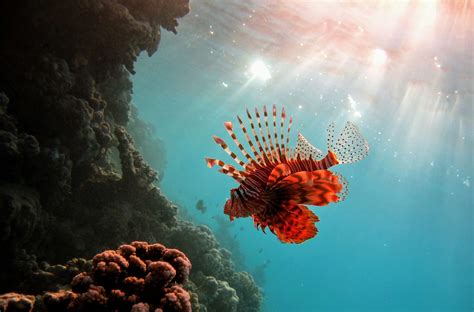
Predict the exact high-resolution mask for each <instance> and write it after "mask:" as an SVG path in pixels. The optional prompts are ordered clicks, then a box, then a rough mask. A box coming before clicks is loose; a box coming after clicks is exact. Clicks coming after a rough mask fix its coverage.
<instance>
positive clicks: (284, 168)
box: [267, 164, 291, 188]
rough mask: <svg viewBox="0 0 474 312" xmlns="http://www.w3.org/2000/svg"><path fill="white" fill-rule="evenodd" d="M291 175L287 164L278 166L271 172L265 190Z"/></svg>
mask: <svg viewBox="0 0 474 312" xmlns="http://www.w3.org/2000/svg"><path fill="white" fill-rule="evenodd" d="M290 173H291V170H290V167H288V165H287V164H279V165H278V166H276V167H275V168H273V170H272V172H271V173H270V175H269V176H268V181H267V188H269V187H271V186H272V185H273V184H275V183H276V182H278V181H280V180H281V179H283V178H284V177H286V176H287V175H289V174H290Z"/></svg>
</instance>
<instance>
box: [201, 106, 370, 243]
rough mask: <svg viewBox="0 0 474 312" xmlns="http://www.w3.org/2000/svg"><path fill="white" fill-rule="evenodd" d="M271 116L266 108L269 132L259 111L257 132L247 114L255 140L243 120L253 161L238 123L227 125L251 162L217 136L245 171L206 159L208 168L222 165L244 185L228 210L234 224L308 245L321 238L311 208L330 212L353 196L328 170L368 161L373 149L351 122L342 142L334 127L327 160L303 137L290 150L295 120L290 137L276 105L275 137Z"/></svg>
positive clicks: (234, 193) (234, 194)
mask: <svg viewBox="0 0 474 312" xmlns="http://www.w3.org/2000/svg"><path fill="white" fill-rule="evenodd" d="M268 115H269V114H268V112H267V109H266V107H265V106H263V120H264V123H265V130H264V129H263V128H262V119H261V118H260V113H259V111H258V109H257V108H256V109H255V119H256V122H257V127H255V124H254V119H253V117H252V115H251V114H250V112H249V110H248V109H247V117H248V120H249V122H250V128H251V130H252V134H253V138H254V140H252V139H251V138H250V135H249V133H248V131H247V128H246V127H245V125H244V123H243V121H242V119H241V118H240V117H239V116H237V119H238V121H239V125H240V128H241V129H242V131H243V133H244V135H245V139H246V141H247V143H248V146H249V147H250V150H251V152H252V154H253V156H251V155H250V154H249V153H248V152H247V150H246V149H245V148H244V147H243V145H242V144H241V143H240V142H239V140H238V139H237V137H236V135H235V133H234V130H233V125H232V123H231V122H230V121H228V122H225V123H224V126H225V128H226V130H227V132H228V133H229V135H230V137H231V138H232V140H233V141H234V143H235V144H236V145H237V147H238V148H239V150H240V151H241V152H242V154H243V156H244V157H245V159H246V161H242V160H241V159H239V158H238V156H237V155H236V154H235V153H234V152H232V151H231V150H230V149H229V146H228V145H227V143H225V141H224V140H223V139H221V138H219V137H217V136H213V139H214V141H215V142H216V143H217V144H218V145H220V146H221V147H222V149H224V151H225V152H226V153H227V154H228V155H230V156H231V157H232V158H233V159H234V160H235V161H236V162H237V164H238V165H240V166H241V167H242V168H243V170H239V169H237V168H235V167H234V166H232V165H229V164H226V163H224V162H223V161H221V160H218V159H213V158H206V162H207V165H208V167H209V168H212V167H213V166H215V165H217V166H218V167H220V169H219V171H220V172H222V173H224V174H226V175H228V176H230V177H232V178H234V179H235V180H236V181H237V182H238V183H239V184H240V185H239V187H237V188H234V189H232V190H231V191H230V199H228V200H227V202H226V203H225V206H224V213H225V214H227V215H229V217H230V220H233V219H234V218H241V217H252V218H253V221H254V225H255V227H256V228H257V229H258V228H259V227H260V228H261V229H262V231H263V232H264V233H265V229H266V228H269V229H270V231H271V232H272V233H274V234H275V235H276V236H277V237H278V238H279V239H280V241H282V242H284V243H302V242H304V241H306V240H307V239H310V238H312V237H314V236H316V234H317V232H318V230H317V228H316V226H315V222H319V218H318V216H316V215H315V214H314V213H313V212H312V211H311V210H309V209H308V207H307V206H305V205H315V206H325V205H327V204H329V203H332V202H338V201H341V200H343V199H344V198H345V196H346V195H347V190H348V188H347V180H346V179H345V178H344V177H342V175H340V174H335V173H333V172H331V171H330V170H328V169H329V168H331V167H332V166H335V165H337V164H347V163H354V162H357V161H359V160H361V159H363V158H365V157H366V156H367V154H368V151H369V146H368V143H367V141H366V140H365V139H364V138H363V137H362V135H361V133H360V132H359V129H358V128H357V126H356V125H355V124H353V123H351V122H347V124H346V125H345V127H344V129H343V130H342V132H341V133H340V135H339V136H338V137H337V139H336V138H335V137H334V124H330V125H329V127H328V137H327V144H328V152H327V154H326V155H325V156H324V155H323V153H322V152H321V151H320V150H319V149H317V148H316V147H314V146H313V145H311V144H310V143H309V142H308V140H306V138H305V137H304V136H303V135H302V134H301V133H298V137H297V143H296V147H295V148H290V147H289V140H290V130H291V125H292V122H293V120H292V118H291V117H290V118H289V122H288V125H287V130H286V135H285V129H284V126H285V120H286V113H285V108H284V107H283V108H282V111H281V118H280V122H279V128H278V127H277V109H276V106H275V105H273V111H272V115H273V131H270V127H269V125H268V123H269V122H268V119H269V118H268ZM257 149H258V151H257Z"/></svg>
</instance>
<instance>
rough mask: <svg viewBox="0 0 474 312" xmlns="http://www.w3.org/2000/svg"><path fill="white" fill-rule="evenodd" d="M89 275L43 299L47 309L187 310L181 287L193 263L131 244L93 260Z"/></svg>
mask: <svg viewBox="0 0 474 312" xmlns="http://www.w3.org/2000/svg"><path fill="white" fill-rule="evenodd" d="M92 263H93V267H92V270H91V271H90V272H82V273H79V274H77V275H76V276H75V277H74V278H73V280H72V282H71V284H70V286H71V289H70V290H60V291H58V292H48V293H46V294H45V295H43V296H42V301H43V302H42V304H43V306H44V309H45V310H46V311H157V309H162V310H163V311H180V312H181V311H182V312H186V311H191V301H190V300H191V297H190V295H189V293H188V292H187V291H185V290H184V289H183V288H182V283H185V282H186V281H187V279H188V276H189V272H190V270H191V262H190V261H189V259H188V258H187V257H186V255H185V254H184V253H182V252H181V251H179V250H177V249H167V248H165V246H163V245H161V244H148V243H145V242H133V243H131V244H130V245H122V246H120V247H119V248H118V249H117V250H106V251H104V252H101V253H99V254H97V255H95V256H94V258H93V260H92Z"/></svg>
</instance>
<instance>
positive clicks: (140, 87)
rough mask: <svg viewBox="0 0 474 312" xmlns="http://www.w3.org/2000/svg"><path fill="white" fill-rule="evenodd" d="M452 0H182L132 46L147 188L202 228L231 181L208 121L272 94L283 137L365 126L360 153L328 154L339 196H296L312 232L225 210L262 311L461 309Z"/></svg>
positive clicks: (461, 63)
mask: <svg viewBox="0 0 474 312" xmlns="http://www.w3.org/2000/svg"><path fill="white" fill-rule="evenodd" d="M394 3H398V4H394ZM466 3H467V2H462V1H460V2H458V5H457V6H455V5H447V4H441V3H439V4H438V3H437V2H435V1H432V2H431V1H428V2H411V4H408V2H406V3H405V2H393V3H392V4H386V3H385V4H380V5H375V2H373V3H372V4H373V5H366V4H361V3H359V4H351V5H348V4H334V3H329V2H317V1H314V2H309V1H308V2H297V1H295V2H291V1H290V2H279V1H267V2H265V1H250V2H247V3H246V4H245V5H244V4H240V3H239V2H238V1H222V2H221V1H194V2H192V3H191V4H192V9H193V10H192V12H191V13H190V14H189V15H188V16H187V17H185V18H183V19H182V20H181V24H180V26H179V27H178V35H173V34H168V33H164V34H163V37H162V41H161V43H160V48H159V50H158V52H157V53H156V54H155V55H154V56H153V57H151V58H149V57H148V56H146V55H143V56H142V57H141V58H140V59H139V61H138V64H137V67H136V71H137V73H136V75H135V76H134V77H133V79H134V99H133V100H134V103H135V105H136V106H137V107H138V109H139V114H140V116H141V117H142V118H143V119H145V120H146V121H148V122H150V123H151V124H152V125H153V126H154V127H155V128H156V134H157V136H159V137H160V138H161V139H162V140H163V141H164V143H165V149H166V152H167V159H168V161H167V163H168V164H167V167H166V169H165V175H164V179H163V181H162V183H161V187H162V189H163V190H164V192H165V194H167V196H168V197H169V198H170V199H172V200H173V201H175V202H177V203H178V204H179V205H181V206H183V207H184V208H186V210H187V211H188V213H189V214H190V216H191V217H192V218H193V219H194V220H195V221H196V222H199V223H203V224H208V225H210V226H211V227H213V228H215V229H216V228H217V227H218V224H217V223H216V220H215V217H214V216H222V217H226V216H224V214H223V205H224V203H225V200H226V198H227V197H228V196H229V190H230V189H231V188H233V187H236V182H234V181H233V180H232V179H231V178H229V177H226V176H224V175H222V174H220V173H218V172H217V170H215V169H214V170H211V169H209V168H207V167H206V165H205V162H204V158H205V157H206V156H211V157H216V158H220V159H223V160H226V161H227V162H229V163H230V160H229V159H228V158H226V155H225V153H224V152H223V151H222V150H221V149H220V148H219V147H218V146H217V145H216V144H215V143H214V142H213V141H212V139H211V136H212V135H214V134H215V135H218V136H220V137H222V138H225V139H227V138H228V137H227V133H226V131H225V129H224V127H223V122H224V121H228V120H230V121H233V122H234V123H236V122H237V120H236V118H235V116H236V115H237V114H239V115H240V116H243V115H244V112H245V109H246V108H252V109H253V108H254V107H256V106H258V107H261V106H262V105H263V104H266V105H272V104H274V103H275V104H276V105H277V106H278V107H281V106H282V105H284V106H285V108H286V110H287V113H288V114H289V115H292V116H293V119H294V127H293V137H292V144H293V145H294V144H295V141H296V133H297V131H298V130H299V131H301V132H302V133H303V134H304V135H305V137H306V138H307V139H308V140H309V141H310V142H311V143H313V144H314V145H315V146H317V147H319V148H320V149H322V150H323V151H325V150H326V143H325V142H326V134H325V130H326V127H327V125H328V124H329V123H331V122H335V123H336V125H337V127H339V128H341V127H342V126H343V124H344V122H345V121H347V120H350V121H353V122H355V123H356V124H358V125H359V127H360V129H361V132H362V133H363V134H364V136H365V137H366V139H367V140H368V142H369V144H370V153H369V157H368V158H366V159H364V160H363V161H361V162H359V163H355V164H349V165H340V166H337V167H335V168H334V171H337V172H340V173H342V174H343V175H344V176H345V177H346V178H347V179H348V181H349V195H348V197H347V198H346V200H345V201H344V202H342V203H339V204H331V205H329V206H326V207H318V208H316V207H312V210H313V211H314V212H315V213H316V214H317V215H318V216H319V218H320V220H321V221H320V222H319V223H318V224H317V227H318V229H319V234H318V235H317V237H316V238H314V239H311V240H309V241H307V242H305V243H303V244H300V245H289V244H282V243H280V242H279V241H278V239H277V238H276V237H275V236H274V235H272V234H271V233H267V234H266V235H265V234H263V233H262V232H261V231H257V230H256V229H255V228H254V227H253V223H252V220H251V219H248V218H247V219H238V220H235V221H233V222H232V223H230V224H231V227H230V229H229V230H230V231H231V234H232V235H231V236H234V237H235V239H236V240H237V241H238V243H239V245H240V250H241V253H242V254H243V256H244V258H245V260H243V262H241V263H238V264H237V265H238V266H239V268H242V269H246V270H249V271H253V270H254V269H255V268H256V267H257V266H262V265H263V264H265V263H266V268H265V282H264V283H263V285H262V288H263V290H264V293H265V303H264V310H265V311H471V310H472V309H473V308H474V306H473V302H472V298H473V297H474V294H473V270H472V263H473V261H472V260H473V253H472V246H473V242H472V227H473V226H472V224H473V223H472V221H473V219H472V208H473V205H472V186H471V178H472V174H473V172H472V171H473V164H472V144H473V131H472V130H473V129H472V122H473V112H472V106H473V97H472V94H473V93H472V92H473V87H472V79H473V78H474V76H473V69H472V68H473V66H472V65H473V64H472V53H473V51H472V47H470V44H469V42H472V39H473V34H472V8H470V7H467V8H466V7H465V6H464V7H463V4H464V5H466ZM256 62H259V63H257V64H260V65H255V64H256ZM241 138H242V140H243V137H241ZM228 142H230V140H228ZM199 199H202V200H203V201H204V203H205V205H206V206H207V207H208V209H207V211H206V213H204V214H203V213H201V212H200V211H198V210H196V209H195V205H196V202H197V201H198V200H199ZM229 222H230V221H229Z"/></svg>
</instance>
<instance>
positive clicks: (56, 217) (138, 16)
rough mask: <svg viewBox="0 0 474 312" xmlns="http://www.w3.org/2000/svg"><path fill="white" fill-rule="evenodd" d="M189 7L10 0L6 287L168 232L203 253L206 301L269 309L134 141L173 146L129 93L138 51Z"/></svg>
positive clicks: (5, 99)
mask: <svg viewBox="0 0 474 312" xmlns="http://www.w3.org/2000/svg"><path fill="white" fill-rule="evenodd" d="M188 12H189V3H188V1H187V0H176V1H167V0H75V1H64V0H34V1H33V0H30V1H21V2H20V1H17V2H15V1H2V2H0V69H1V70H0V244H1V246H2V257H0V261H1V263H0V266H1V270H2V274H1V275H0V293H3V292H7V291H17V290H18V291H23V292H25V293H27V292H28V286H27V285H28V283H25V280H27V279H28V278H29V276H31V274H32V273H33V272H35V271H36V270H37V269H38V263H40V262H41V261H47V262H49V263H64V262H65V261H67V260H68V259H71V258H73V257H86V258H90V257H91V256H92V255H94V254H96V253H97V252H98V251H100V250H103V249H107V248H111V247H114V246H118V245H120V244H122V243H125V242H129V241H133V240H144V241H149V242H156V241H160V242H163V243H165V244H166V245H168V246H170V247H177V248H180V249H181V250H183V251H184V252H185V253H186V254H188V255H189V258H190V260H191V261H192V262H193V271H192V273H191V280H190V282H189V285H188V287H189V288H191V290H192V291H193V289H194V291H193V293H194V294H197V295H199V302H200V303H199V302H198V301H197V299H196V300H195V301H196V302H195V303H194V305H195V310H199V309H200V310H201V311H205V310H206V309H207V310H208V311H215V310H216V309H221V308H222V307H225V308H226V311H258V310H259V306H260V303H261V295H260V291H259V289H258V288H257V287H256V285H255V283H254V281H253V279H252V277H251V276H250V275H248V274H247V273H243V272H236V270H235V268H234V265H233V262H232V260H231V255H230V253H229V252H227V251H226V250H225V249H222V248H221V247H220V246H219V244H218V243H217V241H216V239H215V237H214V235H213V233H212V232H211V231H210V230H209V229H207V228H205V227H199V226H195V225H194V224H192V223H189V222H184V221H181V220H179V218H178V217H177V208H176V206H175V205H173V204H172V203H170V202H169V201H168V200H167V199H166V197H165V196H163V194H161V193H160V190H159V189H158V188H156V187H155V186H154V184H153V182H155V181H156V179H157V173H156V172H155V171H154V169H152V167H151V166H149V165H148V163H147V162H146V161H145V160H144V159H143V157H142V155H141V153H140V152H139V149H137V148H136V147H135V146H134V138H133V137H132V135H137V141H139V145H140V150H141V151H142V152H143V153H145V154H149V155H150V158H152V156H151V155H153V154H158V153H161V154H163V153H162V150H160V149H159V148H158V149H154V148H153V147H151V146H153V144H154V143H153V142H150V141H147V139H146V138H147V137H150V138H153V136H152V135H150V132H149V130H146V129H148V127H147V126H146V125H144V124H143V123H142V122H141V121H140V120H139V118H138V116H137V114H136V112H134V111H133V109H132V106H131V104H130V100H131V92H132V83H131V81H130V79H129V75H130V74H131V73H132V74H133V73H134V72H133V65H134V62H135V60H136V58H137V56H138V55H139V53H140V52H142V51H147V52H148V54H149V55H151V54H153V53H154V52H155V51H156V50H157V48H158V44H159V40H160V34H161V30H162V29H165V30H168V31H173V32H176V27H177V25H178V23H177V18H179V17H182V16H184V15H186V14H187V13H188ZM128 131H130V133H131V134H132V135H131V134H130V133H129V132H128ZM147 131H148V132H147ZM140 133H142V134H143V133H145V135H143V136H140ZM114 155H115V156H114ZM117 155H118V157H117ZM163 163H164V159H163V160H160V161H159V162H158V163H157V165H160V164H161V165H160V166H159V167H161V168H159V169H162V166H163V165H162V164H163ZM5 255H8V256H5ZM214 280H215V281H216V282H214ZM215 287H217V288H215ZM216 289H220V291H219V292H218V293H214V292H215V290H216ZM211 291H212V292H213V294H212V295H211V293H210V292H211ZM217 294H218V295H217ZM196 297H197V296H196Z"/></svg>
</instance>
